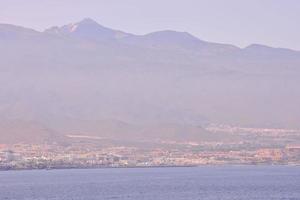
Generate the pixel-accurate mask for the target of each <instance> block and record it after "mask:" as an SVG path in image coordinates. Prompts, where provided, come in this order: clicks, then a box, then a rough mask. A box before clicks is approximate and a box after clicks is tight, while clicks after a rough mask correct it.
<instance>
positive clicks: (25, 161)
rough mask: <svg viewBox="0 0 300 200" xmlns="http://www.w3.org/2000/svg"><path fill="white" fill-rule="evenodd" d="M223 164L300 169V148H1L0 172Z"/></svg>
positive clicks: (21, 145) (47, 145) (4, 146)
mask: <svg viewBox="0 0 300 200" xmlns="http://www.w3.org/2000/svg"><path fill="white" fill-rule="evenodd" d="M220 164H251V165H254V164H291V165H300V146H286V147H285V148H283V149H278V148H261V149H256V150H234V151H232V150H223V151H220V150H210V151H208V150H195V149H191V148H190V147H187V148H178V149H176V148H171V149H168V148H137V147H125V146H119V147H99V146H98V145H80V146H79V145H73V146H66V147H65V146H59V145H49V144H43V145H30V144H15V145H10V146H6V145H0V169H1V170H12V169H55V168H100V167H163V166H199V165H220Z"/></svg>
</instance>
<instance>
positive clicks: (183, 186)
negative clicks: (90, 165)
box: [0, 166, 300, 200]
mask: <svg viewBox="0 0 300 200" xmlns="http://www.w3.org/2000/svg"><path fill="white" fill-rule="evenodd" d="M7 199H8V200H14V199H15V200H106V199H114V200H116V199H122V200H123V199H124V200H198V199H199V200H217V199H218V200H235V199H238V200H278V199H282V200H283V199H284V200H300V167H291V166H218V167H215V166H206V167H197V168H140V169H138V168H137V169H88V170H50V171H46V170H42V171H6V172H0V200H7Z"/></svg>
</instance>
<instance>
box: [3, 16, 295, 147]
mask: <svg viewBox="0 0 300 200" xmlns="http://www.w3.org/2000/svg"><path fill="white" fill-rule="evenodd" d="M0 44H1V45H0V55H1V57H0V58H1V59H0V119H1V121H2V122H3V123H4V124H10V123H13V124H14V126H13V127H14V130H15V129H17V128H16V127H18V126H20V127H22V128H21V129H22V130H24V129H27V130H29V131H24V134H25V133H26V134H28V135H30V133H32V132H38V131H35V130H37V129H40V128H33V126H31V125H30V126H28V125H26V126H25V125H24V122H26V123H29V122H30V124H32V123H34V124H36V127H47V129H49V130H55V131H54V132H60V133H74V132H76V133H81V134H91V133H92V134H94V135H100V136H102V135H105V136H109V135H114V137H116V138H117V137H121V136H122V134H123V136H124V135H126V137H131V136H132V137H135V136H136V135H137V134H138V135H139V136H136V137H143V136H145V138H148V139H149V138H151V136H153V137H156V138H159V137H166V138H168V137H167V136H165V135H164V134H166V135H173V136H174V135H176V136H174V138H180V139H184V138H189V136H191V135H193V134H195V132H196V133H198V132H199V134H200V133H201V134H207V133H205V131H203V129H202V128H201V126H203V125H204V124H206V123H222V124H234V125H240V126H253V127H283V128H300V125H299V119H300V106H299V102H300V88H299V85H300V78H299V77H300V52H298V51H293V50H290V49H284V48H272V47H268V46H264V45H259V44H253V45H250V46H248V47H246V48H238V47H236V46H234V45H230V44H218V43H213V42H206V41H203V40H200V39H198V38H196V37H195V36H193V35H191V34H189V33H186V32H176V31H171V30H167V31H159V32H154V33H150V34H147V35H134V34H130V33H126V32H123V31H119V30H114V29H110V28H106V27H103V26H101V25H99V24H98V23H97V22H95V21H93V20H91V19H84V20H83V21H81V22H78V23H74V24H69V25H66V26H63V27H53V28H49V29H47V30H45V31H44V32H38V31H35V30H32V29H28V28H23V27H19V26H14V25H8V24H1V25H0ZM20 121H22V123H20V124H21V125H18V123H19V122H20ZM3 123H2V124H3ZM136 126H137V127H139V128H136ZM5 127H6V128H5ZM9 127H12V126H8V125H3V126H2V125H1V137H2V133H4V132H8V133H10V132H9V131H11V129H9ZM24 127H25V128H24ZM165 127H168V128H165ZM23 128H24V129H23ZM3 129H4V130H3ZM145 129H146V130H145ZM5 130H9V131H5ZM31 130H32V131H31ZM133 130H135V131H133ZM141 130H144V131H141ZM150 130H151V131H150ZM170 130H171V131H170ZM195 130H196V131H195ZM17 132H18V131H17ZM41 132H43V131H41ZM50 132H51V131H50ZM11 133H12V134H13V133H14V131H11ZM142 133H143V134H142ZM175 133H176V134H175ZM181 133H182V134H183V135H180V134H181ZM24 134H23V135H24ZM141 135H142V136H141ZM178 135H180V136H178ZM196 135H197V134H196ZM22 137H23V136H22ZM22 137H18V138H22ZM7 138H8V137H7ZM193 138H194V137H190V140H192V139H193ZM7 140H10V139H7ZM5 141H6V140H5V139H4V142H5ZM0 143H1V141H0Z"/></svg>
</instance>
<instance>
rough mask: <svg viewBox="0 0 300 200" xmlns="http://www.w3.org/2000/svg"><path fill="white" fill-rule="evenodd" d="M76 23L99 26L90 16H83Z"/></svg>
mask: <svg viewBox="0 0 300 200" xmlns="http://www.w3.org/2000/svg"><path fill="white" fill-rule="evenodd" d="M76 24H77V25H96V26H100V25H99V24H98V22H96V21H95V20H93V19H91V18H84V19H83V20H81V21H80V22H78V23H76Z"/></svg>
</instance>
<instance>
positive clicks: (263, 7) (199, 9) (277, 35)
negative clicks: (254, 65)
mask: <svg viewBox="0 0 300 200" xmlns="http://www.w3.org/2000/svg"><path fill="white" fill-rule="evenodd" d="M299 11H300V1H298V0H284V1H283V0H243V1H241V0H226V1H225V0H209V1H208V0H206V1H204V0H185V1H179V0H163V1H161V0H151V1H145V0H109V1H108V0H76V1H74V0H26V1H24V0H1V1H0V23H9V24H17V25H21V26H26V27H30V28H34V29H37V30H44V29H46V28H49V27H51V26H53V25H64V24H67V23H70V22H76V21H80V20H82V19H83V18H86V17H89V18H93V19H95V20H96V21H98V22H99V23H100V24H102V25H104V26H107V27H112V28H115V29H120V30H124V31H126V32H131V33H135V34H145V33H149V32H153V31H158V30H165V29H172V30H178V31H187V32H190V33H192V34H193V35H196V36H197V37H199V38H201V39H203V40H207V41H213V42H221V43H231V44H234V45H238V46H240V47H245V46H247V45H249V44H252V43H260V44H266V45H270V46H273V47H286V48H291V49H296V50H300V37H299V34H300V26H299V19H300V12H299Z"/></svg>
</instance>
